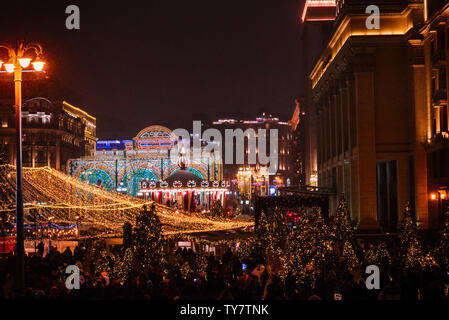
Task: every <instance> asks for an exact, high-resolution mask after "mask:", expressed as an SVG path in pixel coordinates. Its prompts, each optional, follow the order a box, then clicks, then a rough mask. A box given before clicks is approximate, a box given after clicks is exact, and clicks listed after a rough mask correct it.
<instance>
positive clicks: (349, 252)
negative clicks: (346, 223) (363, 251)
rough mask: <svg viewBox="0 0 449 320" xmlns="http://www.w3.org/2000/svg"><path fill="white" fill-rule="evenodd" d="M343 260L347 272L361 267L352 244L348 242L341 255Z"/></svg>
mask: <svg viewBox="0 0 449 320" xmlns="http://www.w3.org/2000/svg"><path fill="white" fill-rule="evenodd" d="M341 260H342V262H343V264H344V266H345V267H346V270H348V271H351V270H353V269H354V268H356V267H358V266H359V265H360V262H359V259H358V258H357V255H356V254H355V252H354V249H353V247H352V244H351V243H350V242H349V241H346V242H345V244H344V246H343V253H342V255H341Z"/></svg>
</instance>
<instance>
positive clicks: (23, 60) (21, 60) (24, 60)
mask: <svg viewBox="0 0 449 320" xmlns="http://www.w3.org/2000/svg"><path fill="white" fill-rule="evenodd" d="M18 60H19V63H20V66H21V67H22V68H28V66H29V65H30V63H31V59H30V58H19V59H18Z"/></svg>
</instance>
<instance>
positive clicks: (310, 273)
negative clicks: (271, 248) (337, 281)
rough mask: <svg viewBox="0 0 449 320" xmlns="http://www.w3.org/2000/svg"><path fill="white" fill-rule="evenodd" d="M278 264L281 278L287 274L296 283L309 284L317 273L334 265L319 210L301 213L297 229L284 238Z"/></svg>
mask: <svg viewBox="0 0 449 320" xmlns="http://www.w3.org/2000/svg"><path fill="white" fill-rule="evenodd" d="M281 262H282V270H281V277H282V278H286V277H287V276H289V275H291V276H293V278H294V279H295V280H296V282H297V283H304V282H307V281H313V280H314V279H315V278H316V276H317V274H318V273H319V272H320V271H321V270H323V269H327V268H329V267H333V266H334V265H335V252H334V250H333V247H332V233H331V231H330V229H329V228H328V226H327V225H326V224H325V222H324V219H323V218H322V216H321V209H319V208H314V209H313V210H310V211H306V210H302V211H301V213H300V220H299V223H298V224H297V230H296V231H295V233H294V234H292V236H291V237H289V238H288V244H287V245H286V247H285V248H284V253H283V254H282V256H281Z"/></svg>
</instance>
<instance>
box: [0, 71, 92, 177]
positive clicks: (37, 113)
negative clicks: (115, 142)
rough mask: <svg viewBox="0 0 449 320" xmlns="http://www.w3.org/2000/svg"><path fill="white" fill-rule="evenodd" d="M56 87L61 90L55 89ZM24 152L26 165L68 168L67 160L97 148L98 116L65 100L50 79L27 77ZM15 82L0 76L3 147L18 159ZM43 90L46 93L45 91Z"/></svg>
mask: <svg viewBox="0 0 449 320" xmlns="http://www.w3.org/2000/svg"><path fill="white" fill-rule="evenodd" d="M55 91H57V92H56V93H55ZM23 92H24V101H23V106H22V127H23V139H22V146H23V147H22V148H23V149H22V150H23V151H22V152H23V155H22V157H23V165H24V166H26V167H42V166H50V167H52V168H56V169H58V170H61V171H66V170H67V161H68V160H69V159H72V158H77V157H81V156H84V155H87V154H90V153H91V152H93V151H92V143H93V148H95V143H94V141H96V137H95V134H96V130H95V125H96V119H95V118H94V117H92V116H91V115H89V114H88V113H86V112H85V111H83V110H81V109H80V108H78V107H75V106H73V105H71V104H69V103H68V102H66V101H61V100H60V99H59V97H60V91H59V90H58V89H57V88H56V89H55V86H54V85H53V84H52V83H51V82H50V81H48V80H46V79H39V78H37V79H35V78H33V77H29V76H28V77H24V82H23ZM13 94H14V90H13V82H12V81H10V79H7V78H3V77H2V78H1V79H0V124H1V126H0V148H1V149H3V150H4V152H5V153H6V154H7V156H8V161H9V163H10V164H13V165H14V164H15V163H16V137H15V134H16V130H15V121H14V117H15V112H14V107H13V105H14V96H13ZM41 94H42V95H41Z"/></svg>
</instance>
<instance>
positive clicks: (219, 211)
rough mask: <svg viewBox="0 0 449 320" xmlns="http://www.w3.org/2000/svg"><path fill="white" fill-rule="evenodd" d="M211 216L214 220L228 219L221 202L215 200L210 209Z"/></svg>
mask: <svg viewBox="0 0 449 320" xmlns="http://www.w3.org/2000/svg"><path fill="white" fill-rule="evenodd" d="M210 216H211V217H213V218H225V217H226V209H225V208H223V206H222V205H221V202H220V201H218V200H215V201H214V203H213V204H212V207H211V209H210Z"/></svg>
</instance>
